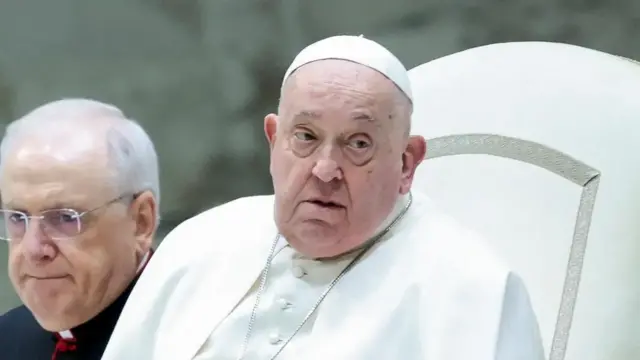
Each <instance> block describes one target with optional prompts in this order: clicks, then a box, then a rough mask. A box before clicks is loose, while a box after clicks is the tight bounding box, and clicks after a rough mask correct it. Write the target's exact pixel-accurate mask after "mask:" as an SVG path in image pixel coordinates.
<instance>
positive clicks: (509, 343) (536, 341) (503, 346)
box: [495, 274, 545, 360]
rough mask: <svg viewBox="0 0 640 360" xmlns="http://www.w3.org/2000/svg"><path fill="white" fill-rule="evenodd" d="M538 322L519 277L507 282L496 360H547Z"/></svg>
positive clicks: (510, 276)
mask: <svg viewBox="0 0 640 360" xmlns="http://www.w3.org/2000/svg"><path fill="white" fill-rule="evenodd" d="M544 359H545V354H544V348H543V346H542V339H541V337H540V328H539V327H538V320H537V318H536V315H535V313H534V312H533V308H532V306H531V301H530V299H529V294H528V292H527V289H526V287H525V286H524V283H523V282H522V280H521V279H520V277H518V276H517V275H515V274H510V275H509V277H508V279H507V284H506V288H505V294H504V300H503V303H502V316H501V319H500V329H499V334H498V343H497V347H496V357H495V360H544Z"/></svg>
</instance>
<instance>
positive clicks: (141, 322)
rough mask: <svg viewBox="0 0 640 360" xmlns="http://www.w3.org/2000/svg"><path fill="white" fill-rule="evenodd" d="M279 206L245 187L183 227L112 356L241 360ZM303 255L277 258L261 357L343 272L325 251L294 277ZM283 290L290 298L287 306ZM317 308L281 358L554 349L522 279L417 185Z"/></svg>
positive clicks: (144, 279)
mask: <svg viewBox="0 0 640 360" xmlns="http://www.w3.org/2000/svg"><path fill="white" fill-rule="evenodd" d="M273 205H274V204H273V197H272V196H260V197H250V198H243V199H239V200H236V201H233V202H231V203H228V204H226V205H223V206H220V207H217V208H214V209H212V210H210V211H208V212H205V213H203V214H201V215H199V216H196V217H195V218H192V219H190V220H188V221H186V222H185V223H184V224H182V225H180V226H179V227H178V228H176V229H175V230H174V231H173V232H172V233H171V234H170V235H169V236H168V237H167V238H166V239H165V241H164V242H163V244H162V246H160V247H159V249H158V251H157V253H156V254H155V255H154V257H153V260H152V261H151V262H150V264H149V265H148V267H147V268H146V270H145V272H144V273H143V275H142V276H141V278H140V280H139V282H138V283H137V286H136V288H135V289H134V291H133V293H132V294H131V296H130V298H129V301H128V303H127V305H126V306H125V309H124V311H123V313H122V315H121V317H120V320H119V322H118V325H117V326H116V329H115V331H114V333H113V336H112V338H111V341H110V343H109V345H108V346H107V349H106V351H105V353H104V356H103V360H127V359H131V360H191V359H194V358H195V359H198V360H205V359H207V360H208V359H211V360H213V359H215V360H227V359H234V360H235V358H234V357H233V355H234V352H237V351H238V350H239V346H240V344H241V343H242V342H243V339H244V337H245V335H246V331H247V328H246V327H243V326H241V323H242V322H244V323H245V324H246V323H247V322H248V316H249V315H250V312H251V309H250V308H251V307H252V306H253V304H252V303H251V301H249V302H247V301H244V302H243V301H242V300H243V298H251V296H248V294H251V293H252V290H253V289H252V287H255V286H256V285H255V284H256V281H257V280H258V278H259V275H260V272H261V270H262V268H263V266H264V264H265V261H266V259H267V256H268V253H269V250H270V248H271V245H272V241H273V240H274V238H275V235H276V228H275V225H274V223H273ZM295 256H296V255H295V253H294V252H293V251H292V250H291V249H289V248H288V247H285V248H283V249H282V250H280V252H279V253H278V256H277V257H276V259H274V263H273V265H272V266H273V267H272V269H271V270H273V271H274V273H275V274H274V275H273V277H272V278H271V281H270V282H269V284H267V285H268V287H269V290H267V291H266V292H265V294H267V295H265V296H264V298H263V299H262V301H261V308H260V309H259V311H258V316H257V317H256V319H257V321H256V326H255V328H254V331H253V335H252V340H251V342H250V346H249V348H250V352H249V353H254V352H255V354H257V356H258V357H260V359H265V358H267V359H268V356H269V353H270V352H272V351H274V350H272V349H271V347H278V346H279V345H278V344H277V340H278V339H279V337H282V338H286V337H287V334H289V333H290V332H291V331H292V328H294V327H296V326H297V325H298V324H299V323H300V322H299V320H301V318H300V316H303V315H304V314H306V312H307V311H308V310H309V308H310V305H311V304H312V303H313V302H314V299H317V298H316V297H315V295H319V292H321V291H322V290H323V289H324V285H325V284H324V283H325V282H326V281H327V279H330V278H332V276H333V275H334V274H335V273H336V271H337V272H339V271H340V270H339V268H340V265H335V266H327V267H326V268H324V269H323V268H322V267H323V264H316V265H317V266H313V265H312V266H308V269H306V270H307V272H308V274H307V275H305V276H309V279H311V278H312V277H314V276H316V275H317V276H318V277H317V283H316V281H311V283H306V282H304V281H302V282H296V280H300V279H296V280H294V279H293V278H291V277H290V276H288V275H289V274H288V272H287V270H286V269H287V267H288V265H291V262H292V261H293V262H295V261H302V262H308V261H310V260H294V259H292V257H295ZM307 265H309V264H307ZM325 272H326V273H325ZM305 276H303V278H304V277H305ZM329 281H330V280H329ZM312 283H313V284H312ZM289 291H292V292H291V293H289ZM276 294H277V296H276ZM298 295H299V296H298ZM280 297H282V298H285V299H287V300H288V299H291V301H290V303H291V305H293V306H292V307H291V309H289V310H284V311H282V310H278V308H277V307H278V306H281V304H284V303H283V302H281V301H280V300H279V299H280ZM282 306H284V305H282ZM298 307H299V308H298ZM234 309H235V310H234ZM301 314H302V315H301ZM315 315H316V316H315V317H314V318H312V319H310V323H309V324H310V325H309V326H308V328H305V329H303V330H301V332H300V333H299V334H298V335H296V337H294V339H293V340H292V342H291V343H290V344H289V345H287V347H285V349H284V350H283V352H282V353H281V354H280V355H279V356H278V359H283V360H286V359H305V360H306V359H310V360H313V359H318V360H319V359H331V360H386V359H393V360H396V359H403V360H412V359H416V360H470V359H472V360H542V359H544V356H543V352H542V346H541V342H540V339H539V334H538V327H537V323H536V319H535V316H534V315H533V312H532V310H531V306H530V304H529V301H528V296H527V293H526V290H525V288H524V286H523V285H522V283H521V281H520V280H519V278H518V277H517V276H515V275H514V274H512V273H511V272H510V271H509V270H508V269H507V268H506V267H505V265H503V264H502V263H501V262H500V261H499V260H497V259H496V258H494V256H493V255H492V254H491V253H490V252H489V251H488V250H487V248H486V247H485V245H484V244H483V243H482V241H481V240H479V239H478V238H477V237H476V235H474V234H472V233H470V232H468V231H466V230H464V229H463V228H461V227H460V226H459V225H458V224H456V223H455V222H453V221H452V220H451V219H450V218H448V217H446V216H445V215H443V214H442V213H440V212H439V211H438V210H436V209H435V208H434V207H433V206H432V205H431V203H430V202H429V201H428V200H427V199H426V198H425V197H423V196H421V195H419V194H414V202H413V205H412V206H411V208H410V210H409V211H408V213H407V214H406V216H405V217H404V218H403V220H402V221H400V222H399V223H398V224H397V225H396V226H395V227H394V229H393V230H392V231H391V232H390V233H389V234H388V236H386V237H385V239H384V240H383V241H381V242H380V243H379V244H377V245H376V246H375V247H374V248H373V249H372V250H371V251H369V252H368V253H367V255H366V256H364V257H363V258H362V260H361V261H360V262H359V263H358V264H357V265H356V266H355V267H353V268H352V269H351V270H350V271H349V272H348V273H347V275H346V276H345V277H344V278H343V279H342V280H341V281H340V282H339V283H338V284H337V285H336V286H335V287H334V289H333V290H332V291H331V292H330V293H329V295H328V296H327V298H326V299H325V300H324V302H323V303H322V305H321V306H320V307H319V308H318V311H317V313H316V314H315ZM274 329H277V330H278V336H275V335H273V334H274ZM212 334H213V335H214V336H213V337H211V335H212ZM298 336H299V337H298ZM210 337H211V338H210ZM270 342H274V343H276V344H274V345H271V344H270ZM227 351H228V352H227ZM199 352H200V353H201V356H200V357H197V356H198V355H197V354H198V353H199ZM207 353H208V354H210V356H209V357H208V358H205V357H203V355H205V354H207ZM247 360H251V358H247Z"/></svg>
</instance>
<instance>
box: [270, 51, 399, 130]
mask: <svg viewBox="0 0 640 360" xmlns="http://www.w3.org/2000/svg"><path fill="white" fill-rule="evenodd" d="M398 98H399V93H398V90H397V88H396V87H395V85H394V84H393V82H392V81H391V80H389V79H388V78H386V77H385V76H384V75H382V74H380V73H379V72H377V71H375V70H373V69H371V68H369V67H366V66H364V65H360V64H356V63H353V62H350V61H345V60H321V61H316V62H312V63H309V64H306V65H303V66H302V67H300V68H299V69H297V70H296V71H295V72H294V73H293V74H292V75H291V76H290V77H289V79H288V80H287V81H286V83H285V85H284V87H283V91H282V97H281V100H280V115H281V116H282V117H284V118H285V119H295V118H299V117H309V118H334V119H337V118H339V119H353V120H368V121H369V122H376V123H379V124H380V123H382V122H383V120H384V119H389V118H391V117H392V115H393V113H394V111H395V105H396V104H397V100H398ZM344 125H347V124H344Z"/></svg>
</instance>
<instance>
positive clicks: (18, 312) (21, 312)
mask: <svg viewBox="0 0 640 360" xmlns="http://www.w3.org/2000/svg"><path fill="white" fill-rule="evenodd" d="M25 322H35V319H34V318H33V315H31V312H30V311H29V309H27V308H26V307H25V306H24V305H21V306H18V307H15V308H13V309H11V310H9V311H7V312H6V313H4V314H2V315H0V328H1V329H4V328H5V327H6V326H14V325H15V324H21V323H25Z"/></svg>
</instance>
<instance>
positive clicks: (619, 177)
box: [410, 42, 640, 360]
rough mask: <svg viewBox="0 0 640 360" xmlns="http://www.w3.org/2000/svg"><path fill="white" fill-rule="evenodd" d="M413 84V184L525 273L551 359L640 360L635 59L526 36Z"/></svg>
mask: <svg viewBox="0 0 640 360" xmlns="http://www.w3.org/2000/svg"><path fill="white" fill-rule="evenodd" d="M410 78H411V81H412V86H413V93H414V102H415V104H414V116H413V120H412V133H414V134H420V135H422V136H424V137H425V138H426V139H427V149H428V150H427V151H428V154H427V159H426V160H425V162H424V163H423V164H422V165H421V167H420V169H419V171H418V172H417V174H416V180H415V183H414V186H415V187H416V188H418V189H420V190H422V191H424V192H426V193H427V194H428V195H429V196H430V197H431V198H432V199H433V200H434V201H435V202H436V203H437V204H438V205H439V206H441V207H442V208H443V209H444V210H445V211H448V212H449V213H451V214H452V215H454V216H456V217H457V218H458V219H460V220H461V221H462V222H463V223H466V224H467V225H468V226H469V227H471V228H473V229H475V230H477V231H478V232H480V233H482V234H483V235H484V236H485V237H486V238H487V240H488V241H489V242H491V244H492V245H493V246H494V248H495V249H496V251H497V252H498V254H500V255H502V256H503V258H504V259H505V260H506V261H507V262H509V263H510V264H511V266H512V268H513V269H514V270H515V271H517V272H518V273H519V274H520V275H522V277H523V278H524V280H525V282H526V284H527V286H528V288H529V291H530V294H531V297H532V301H533V305H534V308H535V310H536V313H537V315H538V319H539V323H540V327H541V330H542V335H543V340H544V343H545V347H546V349H547V352H548V354H549V357H548V359H550V360H631V359H640V65H638V64H637V63H635V62H633V61H629V60H628V59H624V58H620V57H617V56H613V55H609V54H605V53H602V52H598V51H594V50H590V49H585V48H581V47H577V46H571V45H566V44H557V43H544V42H519V43H504V44H494V45H488V46H483V47H479V48H474V49H471V50H467V51H463V52H460V53H456V54H453V55H450V56H447V57H444V58H441V59H437V60H435V61H432V62H428V63H426V64H423V65H420V66H418V67H416V68H414V69H412V70H411V71H410Z"/></svg>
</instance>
